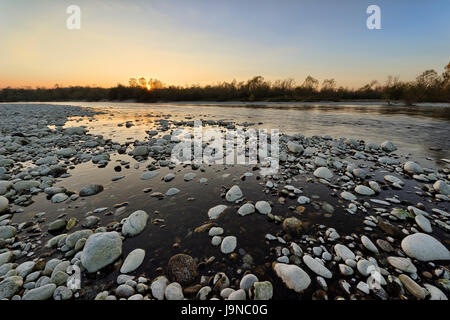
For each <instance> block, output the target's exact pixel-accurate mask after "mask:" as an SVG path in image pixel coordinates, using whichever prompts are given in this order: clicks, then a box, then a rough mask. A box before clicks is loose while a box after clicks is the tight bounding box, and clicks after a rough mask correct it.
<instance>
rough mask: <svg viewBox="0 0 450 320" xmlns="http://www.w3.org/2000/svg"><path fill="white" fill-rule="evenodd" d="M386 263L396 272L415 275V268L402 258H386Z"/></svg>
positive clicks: (409, 261)
mask: <svg viewBox="0 0 450 320" xmlns="http://www.w3.org/2000/svg"><path fill="white" fill-rule="evenodd" d="M387 262H389V264H390V265H391V266H393V267H394V268H397V269H398V270H401V271H404V272H408V273H416V272H417V268H416V267H415V266H414V264H413V263H412V262H411V260H409V259H407V258H402V257H387Z"/></svg>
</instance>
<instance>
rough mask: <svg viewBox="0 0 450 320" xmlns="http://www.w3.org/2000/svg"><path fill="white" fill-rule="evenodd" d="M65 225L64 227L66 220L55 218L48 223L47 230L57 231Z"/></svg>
mask: <svg viewBox="0 0 450 320" xmlns="http://www.w3.org/2000/svg"><path fill="white" fill-rule="evenodd" d="M65 227H66V221H64V220H62V219H57V220H55V221H53V222H51V223H50V224H49V225H48V231H49V232H52V231H58V230H61V229H64V228H65Z"/></svg>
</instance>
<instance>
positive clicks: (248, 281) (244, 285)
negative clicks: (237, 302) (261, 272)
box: [239, 273, 259, 292]
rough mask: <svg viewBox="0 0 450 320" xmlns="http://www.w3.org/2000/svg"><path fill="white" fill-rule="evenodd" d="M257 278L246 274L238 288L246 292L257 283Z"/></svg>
mask: <svg viewBox="0 0 450 320" xmlns="http://www.w3.org/2000/svg"><path fill="white" fill-rule="evenodd" d="M258 281H259V280H258V277H257V276H255V275H254V274H251V273H250V274H246V275H245V276H243V277H242V279H241V282H240V283H239V287H240V288H241V289H243V290H245V291H247V292H248V290H250V288H251V287H252V286H253V284H254V283H255V282H258Z"/></svg>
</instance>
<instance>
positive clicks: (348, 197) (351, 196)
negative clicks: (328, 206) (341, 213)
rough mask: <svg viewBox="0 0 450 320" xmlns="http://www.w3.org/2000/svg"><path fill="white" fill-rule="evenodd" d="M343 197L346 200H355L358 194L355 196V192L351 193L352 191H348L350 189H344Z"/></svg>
mask: <svg viewBox="0 0 450 320" xmlns="http://www.w3.org/2000/svg"><path fill="white" fill-rule="evenodd" d="M341 198H342V199H345V200H347V201H354V200H356V199H357V198H356V196H355V195H354V194H352V193H350V192H348V191H343V192H341Z"/></svg>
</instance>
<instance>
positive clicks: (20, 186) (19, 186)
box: [13, 180, 41, 192]
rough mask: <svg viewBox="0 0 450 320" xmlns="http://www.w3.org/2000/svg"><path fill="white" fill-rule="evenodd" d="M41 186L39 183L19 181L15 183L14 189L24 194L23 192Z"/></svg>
mask: <svg viewBox="0 0 450 320" xmlns="http://www.w3.org/2000/svg"><path fill="white" fill-rule="evenodd" d="M40 185H41V184H40V182H39V181H34V180H27V181H18V182H16V183H14V185H13V188H14V190H16V191H17V192H22V191H28V190H30V189H31V188H37V187H39V186H40Z"/></svg>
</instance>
